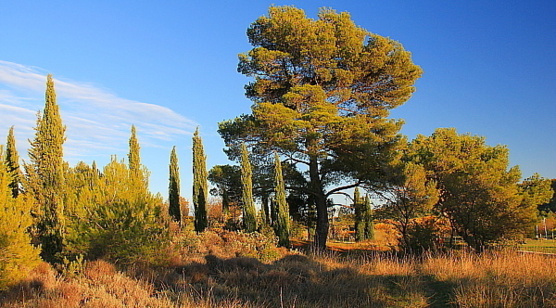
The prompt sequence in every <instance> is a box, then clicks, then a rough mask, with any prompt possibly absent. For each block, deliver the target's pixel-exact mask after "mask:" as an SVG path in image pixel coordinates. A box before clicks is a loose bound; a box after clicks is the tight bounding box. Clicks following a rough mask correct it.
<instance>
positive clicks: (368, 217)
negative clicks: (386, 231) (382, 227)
mask: <svg viewBox="0 0 556 308" xmlns="http://www.w3.org/2000/svg"><path fill="white" fill-rule="evenodd" d="M363 209H364V219H363V223H364V225H365V227H364V229H365V239H366V240H372V239H373V238H374V237H375V224H374V215H373V207H372V205H371V198H370V197H369V195H365V205H364V208H363Z"/></svg>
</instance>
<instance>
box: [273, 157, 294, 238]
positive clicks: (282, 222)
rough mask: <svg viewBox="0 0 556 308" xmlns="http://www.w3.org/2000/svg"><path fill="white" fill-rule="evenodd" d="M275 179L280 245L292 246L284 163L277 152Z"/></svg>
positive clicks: (277, 232)
mask: <svg viewBox="0 0 556 308" xmlns="http://www.w3.org/2000/svg"><path fill="white" fill-rule="evenodd" d="M274 180H275V185H276V186H275V193H276V195H275V199H276V210H277V216H278V219H277V221H276V234H277V236H278V245H280V246H283V247H289V246H290V218H289V208H288V204H287V202H286V186H285V183H284V176H283V175H282V163H281V162H280V157H279V156H278V154H277V153H275V154H274Z"/></svg>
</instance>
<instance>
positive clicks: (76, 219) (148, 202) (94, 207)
mask: <svg viewBox="0 0 556 308" xmlns="http://www.w3.org/2000/svg"><path fill="white" fill-rule="evenodd" d="M138 171H139V172H140V173H141V174H142V176H141V178H146V170H144V168H141V169H139V170H138ZM138 171H131V170H129V168H128V166H127V165H126V164H125V163H124V162H123V161H117V160H116V158H115V157H113V158H112V161H111V162H110V163H109V164H108V165H106V166H105V167H104V170H103V172H102V176H101V177H100V179H99V182H98V184H97V186H95V187H94V188H93V192H92V194H93V195H94V198H93V199H92V200H91V199H89V201H90V202H91V203H89V204H87V206H86V207H85V211H84V212H81V213H75V214H74V215H72V216H71V217H70V225H69V229H70V231H71V232H69V234H68V250H69V252H70V253H71V254H72V255H74V256H75V255H85V256H86V258H87V259H96V258H101V257H102V258H106V259H109V260H113V261H115V262H118V263H122V264H131V263H133V262H138V261H143V262H153V263H156V262H160V261H161V260H159V255H160V251H161V250H162V249H164V248H165V247H166V246H167V245H168V241H169V237H168V236H169V235H168V229H167V222H166V221H164V220H163V218H162V213H161V210H162V208H161V204H162V199H161V197H160V196H153V195H152V194H151V193H150V192H148V190H146V189H145V190H143V191H140V190H130V187H133V182H134V181H136V178H135V177H136V176H137V172H138ZM145 187H146V186H145Z"/></svg>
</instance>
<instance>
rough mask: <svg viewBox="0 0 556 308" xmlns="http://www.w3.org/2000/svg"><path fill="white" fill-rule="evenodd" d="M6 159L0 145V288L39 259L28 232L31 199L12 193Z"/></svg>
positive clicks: (19, 276)
mask: <svg viewBox="0 0 556 308" xmlns="http://www.w3.org/2000/svg"><path fill="white" fill-rule="evenodd" d="M7 162H8V161H7V160H5V159H4V152H3V147H2V146H1V145H0V290H3V289H5V288H7V287H9V286H11V285H14V284H16V283H17V282H19V281H20V280H22V279H24V278H26V276H27V275H28V274H29V272H30V271H31V270H32V269H33V268H34V267H36V265H37V264H38V263H39V252H40V250H39V249H38V248H35V247H33V245H31V238H30V236H29V234H28V233H27V229H28V228H29V227H30V226H31V224H32V222H33V221H32V219H31V215H30V212H31V207H32V206H33V202H32V200H31V199H29V198H27V197H26V196H24V195H19V196H17V197H14V196H13V191H12V187H10V184H11V183H13V182H12V181H13V179H12V175H13V172H10V169H9V167H8V165H7V164H6V163H7Z"/></svg>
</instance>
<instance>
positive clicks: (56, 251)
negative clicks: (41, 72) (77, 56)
mask: <svg viewBox="0 0 556 308" xmlns="http://www.w3.org/2000/svg"><path fill="white" fill-rule="evenodd" d="M45 101H46V102H45V106H44V111H43V114H42V116H41V114H40V113H39V115H38V119H37V126H36V127H35V131H36V133H35V138H34V140H33V141H31V147H30V148H29V158H30V161H31V163H30V165H29V166H26V171H27V174H28V177H29V181H28V183H29V186H30V188H31V190H32V193H33V195H34V197H35V202H36V206H37V207H38V208H37V209H36V210H35V213H36V214H37V216H38V217H37V218H38V219H37V223H36V231H37V233H38V234H37V235H38V238H39V240H40V242H41V244H42V252H41V257H42V258H43V259H44V260H45V261H48V262H59V261H61V253H62V251H63V248H64V237H65V226H64V225H65V222H64V204H63V191H64V166H65V164H64V161H63V144H64V141H65V137H64V133H65V130H66V129H65V127H64V125H63V124H62V118H61V116H60V111H59V107H58V104H57V103H56V92H55V90H54V81H53V80H52V75H48V76H47V82H46V95H45Z"/></svg>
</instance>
